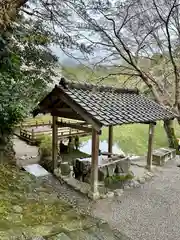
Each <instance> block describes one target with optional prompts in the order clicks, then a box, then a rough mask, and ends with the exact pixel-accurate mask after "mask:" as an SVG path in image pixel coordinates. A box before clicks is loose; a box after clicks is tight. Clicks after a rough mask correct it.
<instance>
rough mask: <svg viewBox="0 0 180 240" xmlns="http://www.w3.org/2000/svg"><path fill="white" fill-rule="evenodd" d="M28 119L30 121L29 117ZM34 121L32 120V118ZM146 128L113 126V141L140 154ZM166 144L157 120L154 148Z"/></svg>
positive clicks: (179, 128)
mask: <svg viewBox="0 0 180 240" xmlns="http://www.w3.org/2000/svg"><path fill="white" fill-rule="evenodd" d="M35 119H36V120H37V121H38V120H39V121H44V122H48V121H49V120H50V119H51V116H49V115H41V116H38V117H37V118H35ZM28 121H31V120H30V119H29V120H28ZM33 121H34V120H33ZM148 128H149V126H148V125H146V124H130V125H122V126H117V127H114V131H113V141H114V143H117V144H118V145H119V147H120V148H121V149H122V150H123V151H124V152H126V153H132V154H138V155H142V154H145V153H146V152H147V144H148ZM175 130H176V135H177V137H180V126H179V125H178V124H177V123H176V122H175ZM88 139H89V137H84V138H81V141H86V140H88ZM100 139H101V140H107V139H108V128H103V131H102V135H101V137H100ZM166 146H168V140H167V137H166V133H165V131H164V128H163V123H162V122H158V123H157V125H156V127H155V137H154V142H153V147H154V148H160V147H166Z"/></svg>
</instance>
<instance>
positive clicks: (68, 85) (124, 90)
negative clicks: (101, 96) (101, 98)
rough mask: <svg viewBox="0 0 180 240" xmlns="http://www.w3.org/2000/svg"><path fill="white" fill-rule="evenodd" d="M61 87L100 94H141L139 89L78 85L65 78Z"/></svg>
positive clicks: (90, 84)
mask: <svg viewBox="0 0 180 240" xmlns="http://www.w3.org/2000/svg"><path fill="white" fill-rule="evenodd" d="M59 85H60V86H61V87H63V88H65V89H67V88H76V89H82V90H92V91H93V90H96V91H98V92H116V93H130V94H139V89H137V88H135V89H128V88H117V87H111V86H107V85H100V86H98V85H96V84H92V83H77V82H73V81H69V80H67V79H65V78H64V77H62V78H61V80H60V82H59Z"/></svg>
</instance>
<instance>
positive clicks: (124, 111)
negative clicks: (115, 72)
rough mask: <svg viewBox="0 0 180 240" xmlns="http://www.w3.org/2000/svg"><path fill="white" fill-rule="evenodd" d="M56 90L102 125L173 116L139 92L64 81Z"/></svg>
mask: <svg viewBox="0 0 180 240" xmlns="http://www.w3.org/2000/svg"><path fill="white" fill-rule="evenodd" d="M58 88H59V89H60V90H61V91H63V92H64V93H65V94H66V95H68V96H69V97H70V98H71V99H72V100H73V102H74V103H75V104H77V105H78V106H80V107H81V108H82V109H83V110H84V111H85V112H86V113H87V114H88V115H89V116H91V117H92V119H95V120H96V121H97V122H99V123H100V124H101V125H104V126H108V125H118V124H128V123H149V122H156V121H157V120H169V119H173V118H175V117H176V116H175V115H174V114H173V113H172V112H171V111H169V110H168V109H166V108H164V107H163V106H161V105H159V104H157V103H156V102H154V101H152V100H150V99H148V98H146V97H145V96H143V95H142V94H139V91H138V90H130V89H119V88H113V87H107V86H106V87H105V86H101V87H98V86H97V85H89V84H78V83H72V82H68V81H66V80H65V79H64V78H62V79H61V81H60V83H59V85H58ZM59 98H61V96H60V95H59Z"/></svg>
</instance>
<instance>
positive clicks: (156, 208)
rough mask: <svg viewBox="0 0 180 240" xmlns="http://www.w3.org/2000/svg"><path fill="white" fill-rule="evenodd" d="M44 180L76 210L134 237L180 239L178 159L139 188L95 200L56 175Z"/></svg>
mask: <svg viewBox="0 0 180 240" xmlns="http://www.w3.org/2000/svg"><path fill="white" fill-rule="evenodd" d="M178 161H179V160H178ZM42 181H43V184H45V185H49V186H52V189H53V190H54V191H56V192H57V193H58V196H59V198H60V199H65V200H67V201H68V202H71V203H72V204H73V205H74V206H76V209H77V211H80V212H84V213H89V214H90V215H93V216H95V217H99V218H101V219H103V220H105V221H108V223H109V224H110V226H111V227H112V228H116V229H118V230H120V231H121V232H123V233H125V235H127V236H128V237H130V239H132V240H152V239H154V240H179V239H180V168H178V167H177V161H176V160H173V161H170V162H168V163H167V164H166V165H165V166H164V167H163V168H161V171H159V172H158V173H157V176H155V177H154V178H153V179H152V180H151V181H149V182H146V183H145V184H143V185H141V187H140V188H135V189H129V190H125V191H124V194H123V195H122V196H121V197H114V198H112V199H102V200H99V201H97V202H96V203H94V202H92V201H91V200H89V199H88V198H86V197H85V196H83V195H80V194H79V193H78V192H76V191H74V190H73V189H70V188H69V187H67V185H65V184H62V185H60V184H59V181H58V180H56V179H55V178H54V177H53V176H50V177H48V178H47V177H46V178H43V179H42ZM125 239H128V238H127V237H126V238H125Z"/></svg>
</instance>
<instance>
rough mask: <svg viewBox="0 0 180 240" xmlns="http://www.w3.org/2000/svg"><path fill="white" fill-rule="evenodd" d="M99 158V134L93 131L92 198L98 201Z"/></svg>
mask: <svg viewBox="0 0 180 240" xmlns="http://www.w3.org/2000/svg"><path fill="white" fill-rule="evenodd" d="M98 156H99V135H98V132H97V131H96V130H95V129H93V130H92V162H91V193H89V195H90V197H92V198H93V199H97V198H98V197H99V192H98Z"/></svg>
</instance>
